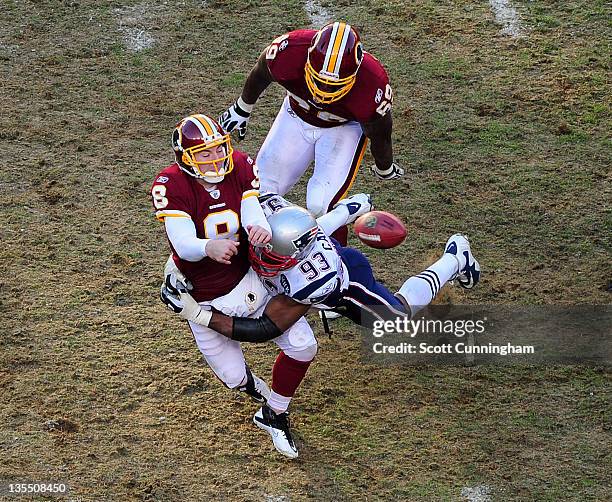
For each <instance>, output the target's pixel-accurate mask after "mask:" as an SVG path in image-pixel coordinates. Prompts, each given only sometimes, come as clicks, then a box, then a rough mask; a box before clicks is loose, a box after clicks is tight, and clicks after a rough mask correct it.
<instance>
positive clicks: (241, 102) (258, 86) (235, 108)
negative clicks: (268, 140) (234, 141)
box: [218, 49, 273, 139]
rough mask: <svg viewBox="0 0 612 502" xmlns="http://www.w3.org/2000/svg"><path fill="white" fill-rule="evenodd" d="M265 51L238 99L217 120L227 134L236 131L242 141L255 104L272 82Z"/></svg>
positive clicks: (248, 77)
mask: <svg viewBox="0 0 612 502" xmlns="http://www.w3.org/2000/svg"><path fill="white" fill-rule="evenodd" d="M267 50H268V49H266V50H265V51H264V52H262V53H261V55H260V56H259V59H258V60H257V63H255V66H254V67H253V69H252V70H251V72H250V73H249V75H248V76H247V79H246V82H245V83H244V87H243V88H242V93H241V94H240V97H239V98H238V99H237V100H236V102H235V103H234V104H232V105H231V106H230V107H229V108H228V109H227V110H226V111H225V112H224V113H223V114H222V115H221V116H220V117H219V119H218V121H219V124H221V127H223V129H225V130H226V131H227V132H231V131H233V130H234V129H237V130H238V138H239V139H243V138H244V137H245V135H246V129H247V125H248V123H249V118H250V117H251V112H252V111H253V107H254V106H255V102H256V101H257V100H258V99H259V96H261V94H262V93H263V92H264V91H265V90H266V88H267V87H268V86H269V85H270V84H271V83H272V81H273V78H272V74H271V73H270V70H269V69H268V64H267V63H266V53H267Z"/></svg>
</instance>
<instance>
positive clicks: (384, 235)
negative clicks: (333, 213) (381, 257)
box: [354, 211, 406, 249]
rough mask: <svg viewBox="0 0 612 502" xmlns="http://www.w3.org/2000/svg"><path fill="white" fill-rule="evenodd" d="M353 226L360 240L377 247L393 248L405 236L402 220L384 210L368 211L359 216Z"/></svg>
mask: <svg viewBox="0 0 612 502" xmlns="http://www.w3.org/2000/svg"><path fill="white" fill-rule="evenodd" d="M354 228H355V233H356V234H357V237H359V240H360V241H361V242H363V243H364V244H367V245H368V246H370V247H373V248H378V249H389V248H393V247H395V246H398V245H400V244H401V243H402V242H403V241H404V239H405V238H406V227H405V226H404V224H403V223H402V221H401V220H400V219H399V218H398V217H397V216H395V215H394V214H391V213H387V212H386V211H370V212H369V213H366V214H364V215H362V216H360V217H359V218H357V221H355V227H354Z"/></svg>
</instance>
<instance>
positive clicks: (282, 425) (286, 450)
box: [253, 405, 298, 458]
mask: <svg viewBox="0 0 612 502" xmlns="http://www.w3.org/2000/svg"><path fill="white" fill-rule="evenodd" d="M253 423H254V424H255V425H256V426H257V427H259V428H260V429H263V430H264V431H266V432H267V433H268V434H270V436H271V437H272V441H273V442H274V447H275V448H276V449H277V450H278V451H279V452H280V453H282V454H283V455H285V456H287V457H289V458H297V456H298V450H297V447H296V446H295V441H294V440H293V436H292V434H291V429H290V428H289V412H288V411H285V412H283V413H275V412H274V410H272V408H270V407H269V406H268V405H264V406H262V407H261V408H260V409H259V411H257V413H255V416H254V417H253Z"/></svg>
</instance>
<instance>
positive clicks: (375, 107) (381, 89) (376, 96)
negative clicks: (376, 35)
mask: <svg viewBox="0 0 612 502" xmlns="http://www.w3.org/2000/svg"><path fill="white" fill-rule="evenodd" d="M357 75H358V76H357V78H358V87H357V89H356V90H357V99H356V102H358V103H359V107H358V108H357V109H356V113H355V115H356V118H357V121H358V122H361V123H366V122H372V121H374V120H376V119H377V118H380V117H383V116H385V115H386V114H387V113H389V111H390V110H391V107H392V105H393V89H392V88H391V84H390V83H389V76H388V75H387V72H386V71H385V69H384V68H383V66H382V64H381V63H380V61H378V59H376V58H375V57H374V56H372V55H371V54H369V53H366V57H365V59H364V63H363V64H362V67H361V68H360V69H359V72H358V74H357Z"/></svg>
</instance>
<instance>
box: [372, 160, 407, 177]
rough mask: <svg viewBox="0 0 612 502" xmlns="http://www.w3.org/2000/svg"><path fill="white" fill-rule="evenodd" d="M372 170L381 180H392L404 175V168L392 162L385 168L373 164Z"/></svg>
mask: <svg viewBox="0 0 612 502" xmlns="http://www.w3.org/2000/svg"><path fill="white" fill-rule="evenodd" d="M372 172H373V173H374V174H375V175H376V176H378V177H379V178H380V179H382V180H394V179H396V178H399V177H401V176H403V175H404V168H403V167H400V165H399V164H397V163H396V162H393V163H392V164H391V165H390V166H389V167H388V168H387V169H379V168H378V166H377V165H374V166H372Z"/></svg>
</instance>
